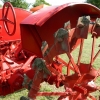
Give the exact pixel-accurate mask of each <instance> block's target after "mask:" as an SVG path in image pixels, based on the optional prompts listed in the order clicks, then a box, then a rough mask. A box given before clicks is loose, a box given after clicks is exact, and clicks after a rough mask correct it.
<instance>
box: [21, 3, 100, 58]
mask: <svg viewBox="0 0 100 100" xmlns="http://www.w3.org/2000/svg"><path fill="white" fill-rule="evenodd" d="M88 15H89V16H90V17H91V19H96V18H97V17H100V10H99V9H98V8H97V7H95V6H93V5H90V4H87V3H68V4H64V5H61V6H50V7H46V8H42V9H40V10H39V11H37V12H35V13H33V14H31V15H30V16H28V17H27V18H26V19H24V20H23V21H22V22H21V25H20V26H21V39H22V45H23V49H25V50H28V51H30V52H32V53H35V54H36V55H38V56H40V57H42V54H41V44H42V41H47V42H48V45H49V47H51V46H52V45H53V43H54V35H53V34H54V33H55V32H56V31H57V30H58V29H59V28H61V27H63V26H64V23H65V22H67V21H69V20H70V22H71V27H72V28H73V27H75V26H76V24H77V20H78V18H79V17H80V16H88Z"/></svg>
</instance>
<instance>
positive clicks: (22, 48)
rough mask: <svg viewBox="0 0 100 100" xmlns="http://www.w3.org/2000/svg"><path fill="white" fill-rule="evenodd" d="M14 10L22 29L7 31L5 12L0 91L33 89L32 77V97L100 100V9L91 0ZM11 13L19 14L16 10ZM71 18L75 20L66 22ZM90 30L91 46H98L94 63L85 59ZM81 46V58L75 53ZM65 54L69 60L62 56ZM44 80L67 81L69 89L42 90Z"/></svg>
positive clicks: (0, 38) (0, 26)
mask: <svg viewBox="0 0 100 100" xmlns="http://www.w3.org/2000/svg"><path fill="white" fill-rule="evenodd" d="M5 9H6V8H5ZM14 10H15V14H16V31H15V33H14V35H13V36H9V35H8V34H7V33H6V31H5V29H4V26H3V21H4V20H3V18H2V14H0V18H1V20H0V95H7V94H10V93H13V92H14V91H16V90H19V89H21V88H24V87H25V88H28V84H29V83H30V81H31V82H33V83H32V84H30V85H31V89H30V90H29V94H28V97H29V98H31V99H35V98H36V96H40V95H42V96H43V95H45V96H48V95H59V96H60V97H59V98H58V100H66V99H67V100H72V99H73V100H78V99H84V100H86V99H87V97H89V98H91V99H92V100H95V99H96V98H95V97H93V96H91V95H90V93H91V92H94V91H96V90H99V89H100V87H99V86H96V85H95V80H96V79H97V77H99V76H100V74H99V72H100V70H96V69H95V68H94V67H93V63H94V61H95V59H96V58H97V57H98V55H99V54H100V50H98V51H97V53H96V54H95V53H94V52H95V49H94V48H95V43H96V39H97V38H98V37H99V36H100V33H99V29H100V23H99V21H98V20H97V18H99V17H100V10H99V9H98V8H96V7H95V6H93V5H90V4H87V3H68V4H64V5H61V6H50V7H46V8H42V9H40V10H38V11H37V12H34V13H30V12H28V11H25V10H22V9H20V8H14ZM19 12H20V14H19ZM0 13H2V9H0ZM84 16H85V17H84ZM87 16H90V19H89V18H88V17H87ZM8 17H9V19H11V20H12V19H13V16H12V12H11V11H10V10H9V11H8V16H7V18H8ZM84 18H85V19H84ZM81 19H82V20H81ZM83 19H84V20H83ZM69 20H70V23H71V24H68V25H67V26H64V25H65V23H66V22H68V21H69ZM86 20H87V22H86ZM82 21H85V22H82ZM8 26H9V29H11V28H12V26H11V25H8ZM60 32H61V33H60ZM89 32H91V34H90V35H91V37H92V40H93V41H92V47H91V48H90V49H92V51H91V55H90V57H91V59H90V63H89V64H85V63H82V62H81V59H82V52H83V49H84V48H83V44H84V41H85V39H87V36H88V33H89ZM20 35H21V37H20ZM78 46H80V49H79V55H78V59H77V62H75V59H74V57H73V56H72V52H73V51H74V50H75V49H76V48H77V47H78ZM63 53H65V54H66V55H67V57H68V60H69V61H66V60H63V59H62V58H61V57H60V56H59V55H60V54H63ZM63 66H66V74H63V72H62V68H63ZM71 70H72V71H73V72H74V73H73V74H71ZM24 76H25V77H24ZM26 76H28V78H27V77H26ZM43 81H45V82H48V83H49V84H51V85H53V84H54V85H55V86H56V87H57V88H59V87H61V86H64V88H65V92H49V93H48V92H38V91H39V89H40V83H42V82H43ZM22 84H23V85H24V86H22ZM30 85H29V86H30Z"/></svg>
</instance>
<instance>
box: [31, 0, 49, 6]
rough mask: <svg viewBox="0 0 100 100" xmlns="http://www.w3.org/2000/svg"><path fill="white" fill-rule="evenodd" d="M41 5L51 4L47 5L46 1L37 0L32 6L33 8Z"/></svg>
mask: <svg viewBox="0 0 100 100" xmlns="http://www.w3.org/2000/svg"><path fill="white" fill-rule="evenodd" d="M41 4H46V5H50V4H49V3H47V2H46V1H45V0H36V1H35V3H34V4H33V5H32V6H33V7H36V6H39V5H41Z"/></svg>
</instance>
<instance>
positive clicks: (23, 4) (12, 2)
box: [2, 0, 30, 9]
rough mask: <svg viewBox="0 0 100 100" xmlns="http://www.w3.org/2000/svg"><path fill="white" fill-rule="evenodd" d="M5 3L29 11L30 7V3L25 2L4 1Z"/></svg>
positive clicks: (18, 0)
mask: <svg viewBox="0 0 100 100" xmlns="http://www.w3.org/2000/svg"><path fill="white" fill-rule="evenodd" d="M2 1H3V3H5V2H10V3H11V4H12V5H13V6H14V7H18V8H23V9H27V8H28V7H29V5H30V4H29V3H27V2H26V1H25V0H2Z"/></svg>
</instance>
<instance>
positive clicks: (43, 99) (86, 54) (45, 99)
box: [0, 35, 100, 100]
mask: <svg viewBox="0 0 100 100" xmlns="http://www.w3.org/2000/svg"><path fill="white" fill-rule="evenodd" d="M91 43H92V38H91V35H89V36H88V39H86V40H85V42H84V48H83V54H82V59H81V62H82V63H87V64H88V63H89V62H90V58H91V50H92V48H91ZM99 44H100V38H98V39H97V40H96V47H95V53H96V52H97V51H98V50H99V49H100V47H98V45H99ZM78 53H79V47H78V48H77V49H76V50H75V51H73V53H72V55H73V58H74V60H75V62H77V56H78ZM61 58H63V59H64V60H65V61H67V62H68V57H67V56H66V55H65V54H62V55H61ZM93 67H94V68H96V69H99V68H100V55H99V56H98V58H97V59H96V61H95V62H94V63H93ZM63 73H66V71H65V68H64V69H63ZM96 84H97V85H98V86H100V77H99V78H98V79H97V80H96ZM40 91H48V92H51V91H52V92H54V91H64V88H63V87H60V88H59V89H57V88H56V87H55V86H54V85H49V84H48V83H45V82H44V83H42V84H41V89H40ZM27 93H28V91H27V90H26V89H23V90H20V91H17V92H15V93H13V94H10V95H7V96H5V97H0V100H19V98H20V97H21V96H27ZM92 95H93V96H95V97H96V98H97V100H98V97H99V96H100V92H99V91H96V92H94V93H92ZM57 98H58V97H57V96H56V97H55V96H40V97H37V100H57Z"/></svg>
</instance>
